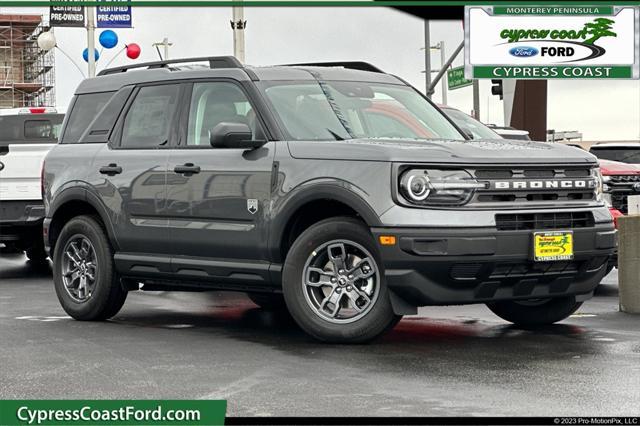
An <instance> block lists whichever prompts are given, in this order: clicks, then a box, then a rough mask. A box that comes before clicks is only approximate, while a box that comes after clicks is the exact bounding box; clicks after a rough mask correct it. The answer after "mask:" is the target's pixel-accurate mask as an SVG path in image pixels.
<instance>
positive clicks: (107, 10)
mask: <svg viewBox="0 0 640 426" xmlns="http://www.w3.org/2000/svg"><path fill="white" fill-rule="evenodd" d="M98 1H99V2H100V3H103V4H105V6H98V7H97V9H96V12H97V13H96V22H97V24H98V28H131V6H130V5H129V0H98ZM106 5H108V6H106Z"/></svg>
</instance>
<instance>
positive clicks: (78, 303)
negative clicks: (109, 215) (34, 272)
mask: <svg viewBox="0 0 640 426" xmlns="http://www.w3.org/2000/svg"><path fill="white" fill-rule="evenodd" d="M53 257H54V259H53V281H54V285H55V289H56V294H57V296H58V300H59V301H60V304H61V305H62V308H63V309H64V310H65V312H67V314H69V315H70V316H71V317H73V318H75V319H77V320H85V321H99V320H105V319H108V318H111V317H112V316H114V315H115V314H117V313H118V311H119V310H120V308H121V307H122V305H123V304H124V301H125V299H126V297H127V292H126V291H125V290H124V289H123V287H122V285H121V284H120V280H119V277H118V274H117V273H116V271H115V268H114V264H113V251H112V249H111V244H110V243H109V239H108V238H107V236H106V234H105V232H104V229H103V228H102V225H101V224H100V222H98V220H97V219H96V218H95V217H92V216H78V217H76V218H73V219H71V221H69V222H68V223H67V224H66V225H65V226H64V228H62V232H61V233H60V237H59V238H58V241H57V242H56V246H55V249H54V254H53Z"/></svg>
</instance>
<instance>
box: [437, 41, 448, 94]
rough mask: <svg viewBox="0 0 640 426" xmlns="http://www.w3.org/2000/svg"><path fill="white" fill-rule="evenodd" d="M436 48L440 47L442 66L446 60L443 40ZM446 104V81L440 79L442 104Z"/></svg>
mask: <svg viewBox="0 0 640 426" xmlns="http://www.w3.org/2000/svg"><path fill="white" fill-rule="evenodd" d="M437 47H438V49H440V65H441V66H442V67H444V63H445V62H447V55H446V53H445V51H444V40H443V41H441V42H440V43H438V46H437ZM446 104H447V83H446V82H445V81H444V80H442V105H446Z"/></svg>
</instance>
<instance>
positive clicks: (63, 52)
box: [56, 46, 87, 78]
mask: <svg viewBox="0 0 640 426" xmlns="http://www.w3.org/2000/svg"><path fill="white" fill-rule="evenodd" d="M56 49H58V50H59V51H60V52H61V53H62V54H63V55H64V56H66V57H67V59H69V60H70V61H71V63H72V64H73V65H75V67H76V68H77V69H78V71H80V74H82V76H83V77H84V78H87V75H86V74H85V73H84V72H82V69H81V68H80V67H79V66H78V64H76V61H74V60H73V59H71V56H69V55H68V54H67V52H65V51H64V50H62V49H60V47H58V46H56Z"/></svg>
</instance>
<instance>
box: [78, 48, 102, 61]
mask: <svg viewBox="0 0 640 426" xmlns="http://www.w3.org/2000/svg"><path fill="white" fill-rule="evenodd" d="M93 57H94V58H95V60H96V61H97V60H98V59H100V53H98V49H94V50H93ZM82 59H84V61H85V62H89V49H84V50H83V51H82Z"/></svg>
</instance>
